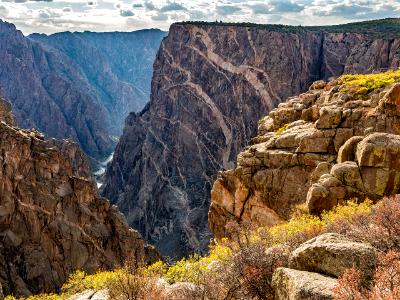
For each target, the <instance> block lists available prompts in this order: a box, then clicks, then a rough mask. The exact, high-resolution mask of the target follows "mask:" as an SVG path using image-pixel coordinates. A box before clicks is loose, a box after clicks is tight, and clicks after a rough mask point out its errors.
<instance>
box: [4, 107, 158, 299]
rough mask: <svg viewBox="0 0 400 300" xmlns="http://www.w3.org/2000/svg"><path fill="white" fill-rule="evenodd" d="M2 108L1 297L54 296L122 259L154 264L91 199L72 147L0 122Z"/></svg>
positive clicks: (112, 211)
mask: <svg viewBox="0 0 400 300" xmlns="http://www.w3.org/2000/svg"><path fill="white" fill-rule="evenodd" d="M9 109H10V107H9V105H4V103H3V102H0V112H2V113H1V115H0V120H3V122H1V123H0V165H1V168H0V236H1V239H0V283H1V286H2V288H3V291H4V294H6V295H8V294H14V295H17V296H27V295H30V294H31V293H37V292H46V291H56V290H58V289H59V288H60V287H61V285H62V284H63V282H64V281H65V280H66V278H67V277H68V276H69V274H70V273H71V272H74V271H75V270H76V269H82V270H85V271H87V272H94V271H96V270H98V269H112V268H114V267H118V266H121V265H122V264H123V262H124V261H125V260H126V259H128V258H134V259H136V260H137V261H138V262H139V263H146V262H151V261H154V260H157V259H159V255H158V254H157V252H156V251H155V250H154V248H152V247H149V246H146V245H145V243H144V242H143V240H142V239H141V237H140V235H139V233H137V232H136V231H134V230H132V229H130V228H129V226H128V224H127V223H126V220H125V218H124V217H123V215H122V214H121V213H120V212H119V211H118V209H117V208H116V207H115V206H111V205H110V204H109V202H108V200H107V199H104V198H101V197H99V196H98V195H97V192H96V188H95V187H94V186H93V183H92V182H91V178H90V177H86V175H87V174H90V173H88V172H89V171H88V169H87V167H85V166H87V165H88V164H87V162H84V161H83V159H84V156H83V155H82V153H78V151H79V150H78V148H77V147H76V146H72V145H71V142H65V143H61V142H55V141H46V140H44V139H43V135H41V134H39V133H38V132H37V131H31V130H22V129H20V128H17V127H13V126H12V124H7V123H5V122H4V121H7V120H9V119H10V116H9V114H10V110H9ZM3 112H6V114H5V115H3ZM71 149H72V150H71ZM71 151H72V152H71ZM71 157H72V158H75V160H74V161H71V160H70V159H71Z"/></svg>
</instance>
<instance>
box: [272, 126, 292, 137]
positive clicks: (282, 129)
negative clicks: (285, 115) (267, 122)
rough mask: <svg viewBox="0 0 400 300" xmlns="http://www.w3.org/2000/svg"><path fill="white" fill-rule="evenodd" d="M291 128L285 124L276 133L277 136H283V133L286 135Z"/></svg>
mask: <svg viewBox="0 0 400 300" xmlns="http://www.w3.org/2000/svg"><path fill="white" fill-rule="evenodd" d="M288 127H289V124H285V125H283V126H282V127H281V128H279V129H278V130H277V131H275V134H276V135H281V134H282V133H284V132H285V131H286V130H287V129H288Z"/></svg>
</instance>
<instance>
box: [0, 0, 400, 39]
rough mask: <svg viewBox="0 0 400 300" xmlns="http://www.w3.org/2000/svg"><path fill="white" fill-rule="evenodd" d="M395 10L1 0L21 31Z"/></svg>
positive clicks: (394, 3) (229, 2) (360, 2)
mask: <svg viewBox="0 0 400 300" xmlns="http://www.w3.org/2000/svg"><path fill="white" fill-rule="evenodd" d="M399 15H400V0H385V1H383V0H196V1H194V0H115V1H114V0H0V18H2V19H4V20H6V21H9V22H12V23H14V24H16V25H17V27H18V28H19V29H21V30H22V31H23V32H24V33H31V32H45V33H52V32H57V31H65V30H70V31H74V30H77V31H83V30H95V31H115V30H119V31H132V30H135V29H142V28H149V27H158V28H161V29H168V27H169V25H170V24H171V23H172V22H175V21H184V20H203V21H215V20H222V21H226V22H253V23H261V24H267V23H277V22H279V23H282V24H289V25H324V24H340V23H348V22H351V21H360V20H367V19H374V18H385V17H397V16H399Z"/></svg>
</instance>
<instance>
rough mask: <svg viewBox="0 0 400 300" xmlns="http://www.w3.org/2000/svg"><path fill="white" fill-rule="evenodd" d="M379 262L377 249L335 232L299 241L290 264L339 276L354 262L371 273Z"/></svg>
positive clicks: (303, 269) (294, 266) (356, 265)
mask: <svg viewBox="0 0 400 300" xmlns="http://www.w3.org/2000/svg"><path fill="white" fill-rule="evenodd" d="M375 264H376V250H375V248H374V247H372V246H371V245H369V244H366V243H358V242H354V241H352V240H349V239H348V238H346V237H344V236H342V235H339V234H336V233H325V234H322V235H320V236H317V237H315V238H313V239H311V240H309V241H307V242H305V243H304V244H302V245H300V247H298V248H297V249H296V250H295V251H293V253H292V254H291V256H290V261H289V266H290V268H293V269H296V270H302V271H309V272H318V273H322V274H326V275H330V276H334V277H339V276H340V275H341V274H342V273H343V272H344V271H345V270H346V269H349V268H351V267H353V266H355V267H356V268H358V269H361V270H363V271H364V274H366V275H367V276H368V275H371V273H372V271H373V270H374V267H375Z"/></svg>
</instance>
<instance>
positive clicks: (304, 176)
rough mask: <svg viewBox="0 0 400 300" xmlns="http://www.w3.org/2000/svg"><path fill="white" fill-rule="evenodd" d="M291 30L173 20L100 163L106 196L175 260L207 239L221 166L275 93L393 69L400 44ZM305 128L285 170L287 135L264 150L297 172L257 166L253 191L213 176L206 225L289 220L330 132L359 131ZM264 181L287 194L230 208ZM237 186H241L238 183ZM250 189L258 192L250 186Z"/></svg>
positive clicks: (327, 151) (329, 157) (299, 106)
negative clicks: (141, 96) (146, 81)
mask: <svg viewBox="0 0 400 300" xmlns="http://www.w3.org/2000/svg"><path fill="white" fill-rule="evenodd" d="M289 29H290V30H287V31H282V30H280V27H279V26H278V27H274V26H264V27H262V26H260V27H257V26H245V25H243V26H228V25H224V24H222V25H217V24H212V25H210V24H196V23H195V24H174V25H173V26H172V27H171V29H170V33H169V35H168V37H167V38H166V39H165V40H164V41H163V43H162V44H161V48H160V50H159V53H158V55H157V59H156V62H155V65H154V77H153V82H152V97H151V101H150V104H149V105H148V106H147V107H146V108H145V109H144V110H143V111H142V112H141V113H140V114H131V115H130V116H129V117H128V118H127V121H126V126H125V130H124V134H123V136H122V137H121V139H120V142H119V144H118V146H117V148H116V151H115V155H114V159H113V162H112V163H111V165H110V167H109V168H108V170H107V174H106V178H105V185H104V191H103V195H105V196H106V197H109V198H110V199H111V200H112V202H113V203H116V204H117V205H118V206H119V207H120V209H121V210H122V211H123V212H124V213H125V214H126V216H127V218H128V221H129V223H130V224H131V225H132V226H133V227H134V228H137V229H138V230H139V231H140V232H141V233H142V235H143V236H144V237H145V239H146V240H148V241H151V242H153V243H155V244H156V245H157V248H159V249H160V250H161V252H162V253H163V254H166V255H171V256H173V255H177V256H181V255H183V254H185V253H187V252H190V251H193V250H195V249H199V248H200V249H203V248H204V247H205V246H206V245H207V244H208V240H209V238H210V234H209V229H208V226H207V211H208V208H209V204H210V196H209V195H210V191H211V187H212V185H213V183H214V181H215V179H216V176H217V172H218V171H219V170H221V169H225V170H226V169H232V168H233V167H234V166H235V160H236V156H237V154H238V153H239V152H240V151H241V150H242V149H243V147H244V146H245V145H246V144H247V143H248V141H249V140H250V138H251V137H253V136H254V135H255V134H256V130H257V124H258V120H259V119H260V118H261V117H263V116H265V114H267V113H268V112H269V111H270V110H272V109H273V108H274V107H276V106H277V105H278V104H279V103H280V102H282V100H284V99H286V98H287V97H288V96H292V95H296V94H299V93H300V92H303V91H305V90H307V88H308V86H309V85H310V84H311V83H312V82H313V81H315V80H317V79H328V78H329V77H331V76H338V75H340V74H342V73H344V72H345V73H346V72H368V71H372V70H375V69H379V68H388V67H390V68H396V67H398V66H399V54H398V49H399V48H400V40H398V39H380V38H375V37H371V36H368V35H365V34H362V33H357V32H353V33H344V31H346V28H343V29H340V27H338V28H336V29H335V30H336V31H337V32H329V30H326V31H324V30H315V29H313V30H308V29H307V28H305V29H299V28H295V27H290V28H289ZM340 30H343V31H342V32H340ZM319 94H321V90H316V91H314V92H310V93H308V94H307V95H304V96H302V100H296V101H297V102H296V109H294V108H292V107H287V108H284V107H282V108H281V109H280V110H279V113H276V118H282V120H283V121H284V122H281V123H282V124H281V125H280V126H283V125H284V124H285V123H290V122H292V121H294V120H297V119H299V118H300V117H301V114H302V111H303V110H306V109H303V106H306V107H307V108H310V105H311V103H313V102H314V101H316V99H317V98H318V97H319ZM303 98H306V99H304V100H303ZM303 102H304V104H303ZM315 109H316V108H315ZM286 112H287V113H286ZM357 113H359V112H358V111H357ZM286 114H287V115H286ZM304 114H307V118H309V119H310V118H314V119H315V118H316V116H317V115H319V110H318V111H314V110H313V109H312V108H310V109H308V110H307V111H305V112H304ZM355 114H356V113H354V114H353V117H352V118H353V119H356V115H355ZM336 117H337V116H336ZM339 117H340V119H341V116H339ZM307 120H308V119H307ZM321 122H322V120H321ZM303 123H304V124H303V125H301V126H303V127H302V129H299V130H302V132H303V133H304V134H305V135H310V138H306V137H304V138H303V140H304V141H305V144H304V145H301V152H302V153H303V154H302V155H300V158H301V159H303V160H302V162H301V163H297V162H296V163H293V165H292V166H289V165H290V164H291V162H288V161H287V160H288V159H291V157H292V154H291V152H290V151H289V152H288V151H284V150H282V151H280V150H279V149H286V148H292V147H294V144H293V143H294V141H293V138H289V137H287V140H286V141H284V139H283V138H282V140H280V142H281V145H279V146H277V147H276V149H277V150H276V151H275V152H273V151H269V152H268V155H271V156H273V157H274V160H273V161H272V162H273V163H275V164H276V165H275V166H271V167H272V168H273V169H279V168H281V165H282V164H284V163H287V168H289V167H290V168H292V169H294V170H296V169H297V171H296V172H292V173H290V174H292V175H288V177H287V178H285V177H286V175H285V174H286V173H284V171H282V172H281V171H276V172H281V173H279V174H278V173H277V174H276V176H275V175H274V177H273V178H272V175H271V174H269V175H268V174H262V173H258V175H257V176H255V177H254V178H255V180H254V182H253V183H252V184H253V185H251V186H250V185H249V184H248V183H249V182H248V181H246V180H242V176H237V174H236V173H234V172H233V171H231V172H225V173H224V175H223V178H225V179H220V180H218V182H217V183H216V186H218V185H221V188H219V189H218V188H214V191H213V194H214V196H213V198H214V199H215V201H214V202H215V204H213V208H212V211H211V214H210V216H211V220H212V221H211V222H212V223H211V224H212V226H213V227H214V228H212V229H213V231H214V232H217V230H216V229H215V228H217V227H221V226H222V227H223V224H224V223H225V219H226V218H230V217H231V216H237V217H238V218H241V215H242V214H244V215H245V216H248V215H249V214H250V215H252V216H253V217H252V218H253V219H254V218H260V220H259V221H258V222H259V223H265V222H270V223H271V224H272V223H276V222H277V221H279V220H280V219H282V218H283V217H286V216H288V214H289V210H290V208H291V203H300V202H301V201H304V199H305V195H304V193H303V192H298V191H297V190H298V189H300V188H301V189H304V187H305V186H307V184H308V177H309V176H308V174H309V173H311V172H312V171H313V170H314V169H315V168H316V166H317V164H318V163H319V162H320V161H328V162H333V161H334V160H335V155H336V154H335V153H336V152H335V151H336V150H335V149H333V148H334V146H335V145H331V144H330V141H331V139H334V140H335V141H336V144H337V146H338V145H339V144H341V143H342V142H344V141H345V140H346V139H347V138H348V137H350V136H353V135H354V134H357V133H356V132H357V130H354V132H353V129H352V128H349V127H351V126H347V127H344V128H343V129H340V130H339V134H337V135H335V132H336V130H335V129H331V130H330V131H329V130H323V131H321V130H319V129H318V128H314V129H311V127H312V126H313V124H312V123H309V124H307V121H304V122H303ZM321 126H324V125H323V124H322V123H321ZM276 127H277V128H276V129H278V128H279V127H278V126H276ZM360 131H361V130H360ZM284 136H285V137H286V135H284ZM334 136H335V137H334ZM340 139H342V140H343V141H341V140H340ZM307 141H310V142H309V143H307ZM290 143H292V144H290ZM327 143H328V144H327ZM260 147H263V146H262V145H260ZM296 147H297V146H296ZM337 150H338V149H337ZM257 151H261V152H263V151H264V150H262V149H261V150H257ZM244 155H248V156H249V158H248V162H246V163H245V164H248V166H246V167H244V168H245V169H246V171H245V172H248V177H249V178H250V177H251V178H252V176H253V175H255V171H256V169H257V168H258V167H253V168H251V167H250V166H251V165H257V164H258V158H256V157H254V155H253V154H247V153H246V154H244ZM245 160H247V159H245V158H243V159H240V161H239V163H240V164H241V161H243V162H244V161H245ZM251 160H255V161H256V162H255V163H252V162H251ZM264 160H265V159H264ZM261 161H263V159H261ZM260 164H262V163H260ZM296 164H298V165H297V166H296ZM299 165H301V166H299ZM239 167H240V166H239ZM285 170H286V169H285ZM266 172H270V171H266ZM243 176H245V174H244V173H243ZM292 177H295V178H292ZM266 178H267V179H268V180H274V183H273V186H276V187H279V188H282V187H283V183H284V181H287V182H289V187H288V189H289V190H290V192H288V193H287V196H285V197H284V198H282V199H278V195H277V193H275V194H276V196H274V195H272V194H273V193H272V194H271V197H268V198H267V199H268V201H269V202H268V201H264V202H263V201H261V200H251V201H250V203H252V205H251V207H252V208H251V210H243V209H242V208H241V205H242V204H235V203H239V202H248V201H246V199H247V198H251V199H256V198H257V199H260V197H261V195H263V193H264V190H263V189H262V187H263V186H264V185H265V183H264V181H265V180H267V179H266ZM249 180H250V179H249ZM250 181H251V180H250ZM290 182H296V183H295V185H296V186H290ZM239 185H240V186H242V188H240V189H239V188H237V186H239ZM255 185H257V186H258V187H259V188H253V186H254V187H255ZM235 191H237V195H235ZM265 193H267V192H265ZM217 194H221V196H218V195H217ZM230 197H231V198H232V199H230ZM235 198H237V199H241V200H240V201H234V199H235ZM257 210H258V211H257ZM256 211H257V213H256ZM177 249H179V250H177Z"/></svg>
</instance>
